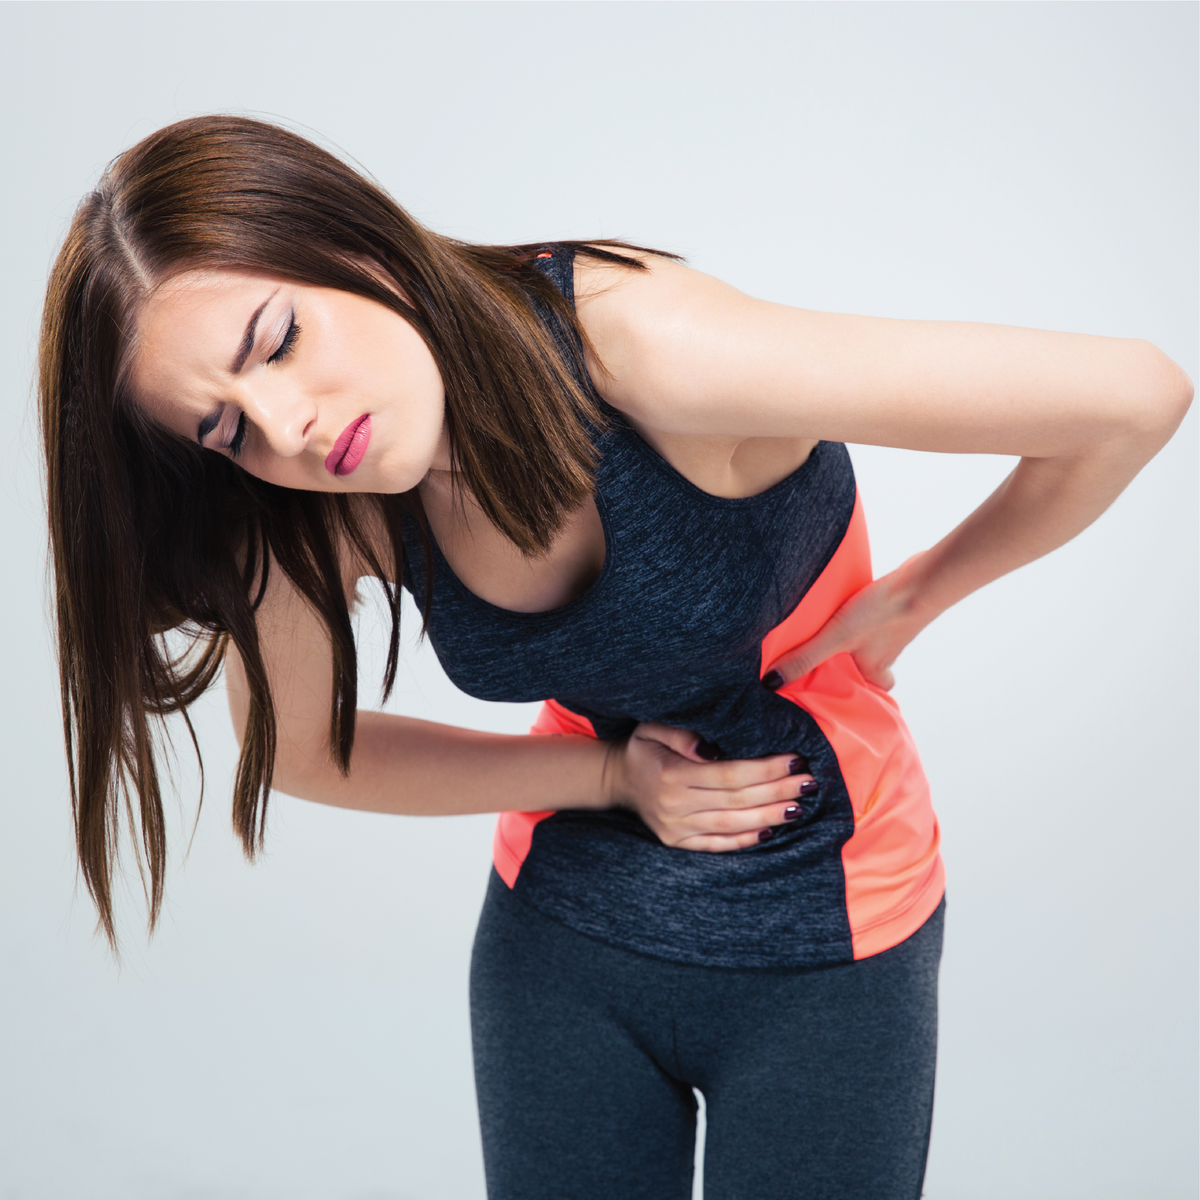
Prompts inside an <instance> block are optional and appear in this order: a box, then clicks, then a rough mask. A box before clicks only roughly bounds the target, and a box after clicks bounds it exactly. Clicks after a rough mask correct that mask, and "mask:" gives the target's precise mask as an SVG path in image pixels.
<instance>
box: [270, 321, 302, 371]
mask: <svg viewBox="0 0 1200 1200" xmlns="http://www.w3.org/2000/svg"><path fill="white" fill-rule="evenodd" d="M299 336H300V326H299V325H297V324H296V315H295V313H293V314H292V318H291V322H290V323H289V325H288V328H287V333H285V334H284V335H283V341H282V342H280V343H279V347H278V349H277V350H276V351H275V353H274V354H272V355H271V357H270V358H268V359H267V362H269V363H277V362H282V361H283V359H285V358H287V356H288V355H289V354H291V352H292V349H293V347H294V346H295V345H296V339H297V338H298V337H299Z"/></svg>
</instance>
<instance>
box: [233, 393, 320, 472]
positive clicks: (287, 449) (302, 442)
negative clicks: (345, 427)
mask: <svg viewBox="0 0 1200 1200" xmlns="http://www.w3.org/2000/svg"><path fill="white" fill-rule="evenodd" d="M241 404H242V407H243V408H244V409H245V412H246V417H247V419H248V420H249V421H250V423H251V424H252V425H253V426H254V427H255V429H257V430H258V432H259V433H260V434H261V435H262V436H263V438H265V439H266V442H267V445H268V446H269V447H270V449H271V451H272V452H273V453H275V454H278V455H279V456H280V457H281V458H295V456H296V455H297V454H300V453H302V452H303V451H304V449H305V447H306V446H307V445H308V439H309V436H310V435H311V433H312V431H313V430H314V429H315V428H316V425H317V406H316V404H315V403H314V402H313V400H312V399H311V398H310V397H307V396H303V395H300V394H298V393H297V392H296V391H294V390H292V389H286V388H280V389H279V390H278V391H276V390H275V389H270V390H266V389H254V390H253V392H250V391H249V389H248V390H247V394H246V395H245V397H244V398H243V399H242V400H241Z"/></svg>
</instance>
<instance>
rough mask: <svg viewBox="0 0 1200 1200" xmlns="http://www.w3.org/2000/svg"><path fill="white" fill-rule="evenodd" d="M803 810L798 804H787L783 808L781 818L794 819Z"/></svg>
mask: <svg viewBox="0 0 1200 1200" xmlns="http://www.w3.org/2000/svg"><path fill="white" fill-rule="evenodd" d="M803 811H804V810H803V809H802V808H801V807H800V805H798V804H789V805H788V806H787V808H785V809H784V810H783V819H784V820H785V821H795V820H797V819H798V818H799V817H800V815H801V813H802V812H803Z"/></svg>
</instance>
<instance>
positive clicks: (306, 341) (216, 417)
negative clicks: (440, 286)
mask: <svg viewBox="0 0 1200 1200" xmlns="http://www.w3.org/2000/svg"><path fill="white" fill-rule="evenodd" d="M132 380H133V391H134V395H135V396H136V397H137V400H138V403H140V404H142V405H143V406H144V407H145V409H146V411H147V412H148V413H149V414H150V415H151V417H153V418H154V419H155V420H156V421H158V422H159V423H160V424H162V425H165V426H166V427H167V428H168V429H171V430H173V431H174V432H176V433H178V434H180V435H181V436H183V437H186V438H191V439H193V440H194V441H197V442H199V444H200V445H201V446H204V447H205V448H207V449H210V450H214V451H216V452H217V453H219V454H224V455H226V456H227V457H229V458H233V459H235V460H236V462H237V463H238V465H239V466H242V467H244V468H245V469H246V470H247V471H249V472H250V473H251V474H252V475H257V476H258V477H259V478H260V479H265V480H267V481H268V482H269V483H276V484H279V485H281V486H282V487H290V488H302V489H305V490H307V491H318V492H402V491H407V490H408V489H409V488H411V487H414V486H416V484H417V483H419V482H420V480H421V479H422V478H423V477H424V476H425V474H426V473H427V472H428V471H429V470H430V469H431V468H433V467H438V468H441V469H448V468H449V466H450V461H449V444H448V442H447V440H446V435H445V409H444V391H443V388H442V379H441V375H440V374H439V372H438V369H437V365H436V364H435V362H434V360H433V356H432V354H430V352H429V348H428V347H427V346H426V345H425V342H424V341H423V340H422V338H421V336H420V335H419V334H418V333H417V331H416V330H415V329H414V328H413V327H412V326H411V325H410V324H409V323H408V322H407V321H405V320H404V319H403V318H402V317H400V316H398V315H397V314H396V313H394V312H393V311H392V310H391V309H389V308H386V307H384V306H383V305H382V304H378V303H376V302H375V301H374V300H367V299H365V298H363V297H362V296H355V295H352V294H351V293H349V292H340V291H335V290H333V289H330V288H320V287H309V286H306V285H304V284H298V283H291V282H288V281H287V280H283V279H277V278H273V277H271V276H264V275H253V274H248V273H243V272H239V271H224V270H219V271H187V272H184V273H182V274H180V275H176V276H174V277H173V278H171V279H169V280H168V281H167V282H166V283H164V284H163V285H162V286H161V287H159V288H157V289H156V290H155V292H154V293H153V294H152V296H151V298H150V299H149V300H148V301H147V302H146V304H145V306H144V308H143V309H142V311H141V314H140V317H139V320H138V325H137V343H136V346H135V351H134V358H133V363H132Z"/></svg>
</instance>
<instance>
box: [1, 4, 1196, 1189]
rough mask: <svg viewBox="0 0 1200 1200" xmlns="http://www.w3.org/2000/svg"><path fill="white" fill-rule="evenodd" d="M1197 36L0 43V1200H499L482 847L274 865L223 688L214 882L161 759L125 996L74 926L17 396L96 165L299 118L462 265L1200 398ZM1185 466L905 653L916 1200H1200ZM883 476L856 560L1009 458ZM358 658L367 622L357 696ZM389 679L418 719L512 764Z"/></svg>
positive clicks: (36, 512)
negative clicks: (639, 258)
mask: <svg viewBox="0 0 1200 1200" xmlns="http://www.w3.org/2000/svg"><path fill="white" fill-rule="evenodd" d="M1196 34H1197V9H1196V6H1195V5H1193V4H1166V5H1160V4H1135V5H1124V4H1103V5H1090V4H1068V5H1062V6H1060V5H1056V4H1035V5H1011V6H1009V5H1005V6H993V5H989V4H979V5H957V4H946V5H933V6H925V5H919V4H918V5H906V4H894V5H892V4H889V5H884V6H875V5H870V4H862V5H858V4H853V5H852V4H847V5H837V4H834V5H823V4H811V5H791V4H772V5H764V6H759V5H756V4H737V5H723V4H713V5H693V4H686V3H683V4H664V5H654V4H652V5H642V4H600V5H594V4H560V5H552V4H547V5H537V4H531V5H526V4H495V5H490V4H489V5H475V4H435V5H425V4H411V5H410V4H403V5H391V4H372V5H363V6H359V5H355V4H343V5H332V6H329V5H324V4H312V5H292V4H266V5H245V4H220V5H188V4H178V5H176V4H171V5H168V4H161V5H132V6H125V5H108V4H87V5H82V6H77V5H74V4H53V5H50V4H48V5H31V6H26V5H21V4H6V5H4V6H3V7H0V112H2V113H3V117H2V121H3V133H2V136H3V148H2V161H3V164H4V167H3V171H4V187H3V188H2V189H0V230H3V235H2V237H3V256H4V257H3V272H4V274H3V278H4V286H3V289H2V290H0V371H2V372H3V389H2V391H0V403H2V404H3V406H4V408H3V411H4V423H3V427H2V428H3V430H4V431H5V432H4V436H3V441H2V445H3V449H4V453H5V457H4V461H5V463H6V464H7V466H6V467H5V469H4V470H3V471H2V472H0V511H2V512H3V518H4V519H3V522H2V523H0V536H2V537H3V562H4V563H5V571H4V588H3V592H2V594H0V613H2V614H3V620H4V629H5V636H4V637H3V639H0V672H2V678H3V682H4V686H3V688H0V705H2V706H3V720H2V721H0V736H2V737H3V739H4V740H3V747H2V752H3V762H4V783H3V796H2V804H3V812H2V821H0V831H2V832H0V1197H2V1198H3V1200H17V1198H18V1197H20V1198H22V1200H59V1198H70V1200H176V1198H178V1200H184V1198H186V1200H209V1198H211V1200H234V1198H245V1200H267V1198H279V1200H282V1198H284V1197H286V1198H287V1200H318V1198H319V1200H400V1198H401V1197H404V1198H410V1200H412V1198H417V1197H421V1198H429V1200H435V1198H437V1200H459V1198H462V1200H467V1198H479V1197H481V1196H482V1194H483V1190H482V1175H481V1167H480V1158H479V1151H478V1146H477V1135H476V1132H475V1127H474V1103H473V1098H472V1093H471V1081H470V1060H469V1045H468V1029H467V1015H466V999H465V990H466V971H467V959H468V952H469V946H470V940H471V933H472V926H473V921H474V917H475V914H476V911H477V908H478V904H479V901H480V897H481V894H482V889H483V886H484V883H485V879H486V875H487V871H488V859H489V843H490V835H491V825H492V819H491V818H490V817H478V818H470V819H461V818H460V819H451V820H442V821H438V820H404V819H397V818H388V817H380V816H369V815H363V814H353V813H345V812H338V811H334V810H327V809H322V808H320V807H317V806H314V805H308V804H305V803H303V802H300V801H296V800H292V799H288V798H284V797H279V798H277V799H276V801H275V802H274V806H273V812H272V819H271V830H270V852H269V855H268V857H267V859H266V861H265V862H264V863H262V864H261V865H260V866H257V867H254V868H251V867H248V866H247V865H245V864H244V863H243V861H242V860H241V859H240V857H239V853H238V851H237V849H236V848H235V845H234V842H233V839H232V837H231V835H230V833H229V831H228V788H229V776H230V771H231V768H232V764H233V749H234V743H233V738H232V735H231V732H230V729H229V724H228V719H227V717H226V715H225V711H224V698H223V695H222V694H221V693H220V692H219V691H218V692H217V693H215V694H213V695H212V696H211V697H210V698H209V699H208V700H207V701H206V702H205V703H203V704H202V705H201V707H200V710H199V712H198V718H197V719H198V726H199V730H200V735H201V738H202V741H203V746H204V751H205V758H206V764H207V766H208V772H209V774H208V778H209V790H208V795H207V800H206V802H205V806H204V808H203V810H202V812H201V815H200V818H199V823H198V827H197V830H196V834H195V839H194V841H193V843H192V845H191V851H190V854H189V855H188V856H187V857H186V858H185V857H184V855H183V849H184V846H185V843H186V838H187V835H188V832H189V830H190V828H191V821H192V818H193V814H194V812H195V801H196V782H195V776H196V772H195V766H194V761H193V759H192V758H191V756H190V755H189V754H188V753H186V752H185V751H184V748H183V746H182V745H181V747H180V753H179V757H178V762H177V770H176V774H177V778H178V780H179V790H180V797H181V798H180V802H179V805H178V807H177V808H176V809H174V810H173V814H174V815H173V818H172V819H173V821H174V830H175V839H174V846H175V854H174V856H173V859H172V867H171V871H170V876H169V881H168V900H167V906H166V910H165V913H164V919H163V923H162V928H161V930H160V932H159V934H158V935H157V937H156V938H155V939H154V940H153V942H152V943H150V944H149V945H147V944H146V942H145V938H144V936H143V935H142V933H141V930H140V927H139V924H138V921H139V916H138V902H139V895H138V888H137V885H136V884H135V883H131V884H130V885H129V888H128V895H127V897H126V899H125V901H124V902H123V903H122V925H123V932H124V937H125V956H124V961H123V964H122V965H121V966H120V968H118V967H117V966H116V965H114V963H113V961H112V960H111V959H110V958H109V957H108V956H107V954H106V952H105V951H104V949H103V947H102V946H101V944H100V943H99V942H98V941H97V939H96V938H95V937H94V936H93V929H92V915H91V912H90V911H89V907H88V904H87V902H86V898H85V897H84V896H83V895H82V893H81V892H80V890H79V889H78V888H77V887H76V883H75V878H74V873H73V872H74V869H73V863H72V849H71V836H70V826H69V820H68V813H67V806H66V798H65V787H64V770H63V764H62V753H61V749H60V739H59V725H58V722H59V718H58V713H57V699H56V683H55V672H54V667H53V658H52V649H51V640H50V634H49V632H48V626H47V621H46V616H45V614H46V611H47V603H46V594H47V593H46V583H45V558H44V552H43V539H44V520H43V508H42V502H41V499H40V495H39V467H38V450H37V444H36V422H35V420H34V418H33V416H32V405H31V377H32V363H33V345H34V336H35V330H36V319H37V311H38V308H39V304H40V293H41V289H42V287H43V284H44V279H45V273H46V269H47V266H48V263H49V261H50V258H51V256H52V254H53V251H54V249H55V247H56V245H57V243H58V240H59V239H60V238H61V236H62V233H63V231H64V228H65V224H66V222H67V220H68V218H69V216H70V213H71V211H72V208H73V206H74V204H75V202H76V201H77V200H78V198H79V197H80V195H81V194H82V193H83V191H84V190H85V189H86V188H87V187H88V186H89V184H90V183H91V182H92V181H93V180H94V179H95V177H96V176H97V174H98V172H99V171H100V169H101V168H102V166H103V164H104V163H105V161H106V160H107V159H108V158H109V157H111V156H112V155H113V154H115V153H116V152H117V151H118V150H120V149H122V148H123V147H125V146H127V145H129V144H130V143H132V142H133V141H135V140H136V139H137V138H139V137H141V136H143V135H144V134H146V133H149V132H150V131H151V130H153V129H155V128H156V127H158V126H159V125H161V124H164V123H166V122H168V121H171V120H173V119H175V118H177V117H180V116H185V115H190V114H194V113H200V112H207V111H212V110H217V109H220V110H226V111H234V112H252V113H258V114H265V115H271V116H279V117H282V118H285V119H287V120H288V121H290V122H292V123H294V124H295V125H296V126H297V127H298V128H300V129H301V130H302V131H304V132H315V133H316V134H317V135H319V136H320V137H322V138H324V139H327V140H328V143H329V144H331V145H332V146H334V147H335V148H340V149H341V150H342V151H343V152H344V153H346V154H348V155H352V156H353V157H354V158H355V159H356V160H357V161H358V162H360V163H361V164H364V165H365V166H366V167H367V168H368V169H369V170H370V171H372V172H373V173H374V174H375V175H376V177H377V178H378V179H380V180H381V181H382V182H383V184H384V185H385V186H386V187H388V188H389V189H390V190H391V191H392V193H393V194H394V195H395V196H396V197H397V198H398V199H399V200H400V201H401V203H403V204H405V205H407V206H408V207H409V208H410V209H411V210H412V211H413V212H414V213H415V214H416V215H417V216H418V217H420V218H421V219H423V220H425V221H427V222H428V223H430V224H431V225H432V226H433V227H435V228H437V229H439V230H442V231H443V232H446V233H450V234H454V235H457V236H460V237H465V238H475V239H482V240H495V241H520V240H534V239H549V238H554V237H557V236H571V237H578V236H583V237H586V236H593V237H595V236H623V237H626V238H631V239H635V240H638V241H641V242H643V243H646V244H649V245H653V246H662V247H665V248H668V249H674V250H677V251H680V252H682V253H685V254H687V255H689V256H690V258H691V260H692V262H693V263H694V264H695V265H696V266H698V267H700V268H702V269H704V270H707V271H709V272H712V273H713V274H716V275H718V276H721V277H723V278H725V279H727V280H729V281H731V282H732V283H734V284H736V285H737V286H739V287H741V288H743V289H744V290H746V291H749V292H752V293H754V294H756V295H760V296H764V297H768V298H770V299H773V300H778V301H783V302H787V303H794V304H798V305H802V306H807V307H813V308H819V309H833V310H847V311H854V312H866V313H877V314H883V315H891V316H921V317H934V318H951V319H972V320H984V321H1000V322H1008V323H1013V324H1022V325H1034V326H1048V327H1053V328H1059V329H1072V330H1085V331H1091V332H1097V333H1107V334H1120V335H1130V336H1138V337H1146V338H1149V339H1151V340H1152V341H1154V342H1156V343H1157V344H1158V345H1160V346H1162V347H1163V348H1164V349H1165V350H1166V351H1167V353H1169V354H1170V355H1172V356H1173V357H1174V358H1176V359H1177V360H1178V361H1180V362H1181V363H1182V364H1183V366H1184V367H1185V368H1186V369H1187V370H1188V372H1189V373H1190V374H1191V375H1192V376H1193V377H1195V376H1196V374H1197V366H1198V363H1197V344H1196V328H1197V311H1196V282H1197V281H1196V258H1197V255H1196V250H1197V247H1196V211H1197V187H1196V184H1197V149H1196V147H1197V129H1196V103H1195V97H1196V83H1197V78H1196V74H1197V73H1196V53H1195V49H1196ZM1195 446H1196V419H1195V414H1194V413H1193V414H1192V415H1191V416H1190V417H1189V418H1188V420H1187V422H1186V423H1185V426H1184V428H1183V430H1182V431H1181V432H1180V434H1179V435H1178V436H1177V437H1176V439H1175V440H1174V442H1173V443H1172V444H1171V445H1170V446H1168V447H1167V449H1166V450H1165V451H1164V452H1163V453H1162V454H1161V455H1160V456H1159V457H1158V458H1157V459H1156V460H1155V461H1154V462H1153V463H1152V464H1151V465H1150V466H1149V467H1148V468H1147V469H1146V470H1145V472H1144V473H1143V474H1142V475H1141V476H1140V477H1139V478H1138V480H1137V481H1136V482H1135V483H1134V484H1133V486H1132V487H1131V488H1130V489H1129V491H1128V492H1127V494H1126V495H1125V496H1124V497H1123V498H1122V499H1121V500H1120V501H1119V502H1118V503H1117V505H1116V506H1115V507H1114V508H1113V510H1112V511H1111V512H1110V513H1109V514H1108V515H1107V516H1105V517H1104V518H1103V519H1102V520H1101V522H1100V523H1099V524H1098V525H1097V526H1096V527H1094V528H1093V529H1091V530H1089V531H1088V532H1087V533H1085V534H1084V535H1083V536H1081V537H1080V538H1079V539H1078V540H1077V541H1076V542H1074V543H1073V544H1071V545H1070V546H1068V547H1067V548H1066V549H1064V550H1062V551H1060V552H1059V553H1057V554H1055V555H1054V556H1052V557H1051V558H1050V559H1048V560H1045V561H1042V562H1040V563H1038V564H1036V565H1034V566H1032V567H1029V568H1026V569H1025V570H1023V571H1021V572H1019V573H1018V574H1017V575H1015V576H1011V577H1009V578H1007V579H1005V580H1003V581H1001V582H1000V583H998V584H995V585H993V586H992V587H991V588H989V589H987V590H986V591H985V592H984V593H982V594H979V595H976V596H974V597H972V598H971V599H969V600H968V601H966V602H965V603H963V604H962V605H960V606H959V607H958V608H957V609H955V610H953V611H951V612H950V613H948V614H947V615H946V616H945V617H943V618H942V620H941V621H940V622H939V623H938V624H937V625H936V626H935V627H933V628H931V629H930V630H928V631H927V632H926V633H924V634H923V635H922V636H921V638H920V640H919V641H918V642H917V644H915V645H914V646H913V647H912V648H911V649H910V650H909V651H907V652H906V653H905V655H904V658H903V659H902V660H901V663H900V667H899V670H898V676H899V684H898V687H897V694H898V695H899V697H900V699H901V701H902V703H903V705H904V706H905V709H906V711H907V713H908V716H909V718H910V722H911V724H912V726H913V727H914V730H915V733H916V735H917V739H918V743H919V745H920V746H921V747H922V751H923V755H924V758H925V762H926V764H927V767H928V771H929V774H930V776H931V778H932V780H933V785H934V793H935V799H936V802H937V806H938V811H939V813H940V816H941V819H942V823H943V828H944V832H945V852H946V857H947V861H948V869H949V905H950V907H949V914H948V924H947V941H946V955H945V962H944V972H943V977H942V978H943V982H942V1000H943V1038H942V1050H941V1059H940V1078H939V1083H938V1097H937V1112H936V1119H935V1125H934V1135H933V1148H932V1155H931V1160H930V1168H929V1178H928V1187H927V1195H928V1196H929V1197H932V1198H933V1200H985V1198H987V1200H992V1198H995V1200H1000V1198H1003V1200H1051V1198H1055V1200H1068V1198H1069V1200H1075V1198H1079V1200H1083V1198H1085V1197H1086V1198H1087V1200H1110V1198H1111V1200H1129V1198H1135V1197H1136V1198H1153V1200H1158V1198H1161V1200H1176V1198H1182V1197H1193V1196H1195V1195H1196V1194H1197V1190H1196V1133H1195V1131H1196V1118H1197V1113H1196V1088H1195V1058H1196V1056H1195V1050H1196V1047H1195V1030H1196V1020H1195V1018H1196V1006H1195V992H1196V986H1195V985H1196V973H1197V957H1196V941H1197V939H1196V933H1197V931H1196V917H1195V884H1196V854H1195V846H1196V833H1197V829H1196V803H1195V800H1196V779H1195V737H1194V730H1195V727H1196V725H1195V718H1196V704H1195V690H1194V685H1193V664H1194V661H1195V629H1194V621H1193V613H1194V606H1195V599H1196V565H1197V563H1196V517H1195V509H1196V506H1195V493H1196V456H1195ZM854 459H855V463H856V465H857V467H858V469H859V472H860V478H861V486H862V490H863V493H864V497H865V500H866V503H867V511H868V515H869V518H870V520H871V522H872V534H873V544H874V549H875V558H876V565H877V569H888V568H890V567H892V566H894V565H896V564H897V563H898V562H900V561H901V560H902V559H903V558H905V557H907V556H908V555H909V554H911V553H913V552H915V551H916V550H918V549H920V548H922V547H924V546H926V545H928V544H930V543H931V542H932V541H933V540H934V539H936V538H937V537H939V536H941V534H942V533H944V532H945V531H946V530H947V529H949V528H950V527H951V526H952V525H953V524H954V523H955V522H957V520H959V519H960V517H961V516H962V515H964V514H965V513H966V512H967V511H968V510H969V509H970V507H971V506H972V505H973V504H975V503H976V502H977V501H978V500H979V499H981V498H982V497H983V496H984V495H985V493H986V492H987V491H988V490H989V489H990V488H991V487H992V486H994V484H995V483H996V482H997V481H998V480H999V479H1000V478H1001V476H1002V475H1003V474H1004V473H1005V471H1006V470H1007V469H1008V466H1009V464H1008V463H1006V462H1004V461H1002V460H998V459H989V458H980V457H974V458H956V459H951V458H945V459H943V458H939V457H937V456H933V455H917V454H912V453H903V452H898V451H890V450H881V449H872V448H856V449H855V450H854ZM409 627H410V629H411V628H412V622H411V621H410V625H409ZM378 630H379V622H378V612H377V610H376V609H374V608H372V607H371V606H368V608H367V611H366V613H365V615H364V617H363V620H362V635H363V639H364V642H365V643H366V645H367V652H366V656H367V658H368V660H369V662H370V664H371V669H372V671H373V672H374V673H375V676H376V677H377V674H378V666H379V657H380V656H379V652H378V642H379V637H378ZM405 662H406V669H405V673H404V675H403V677H402V679H401V683H400V686H399V688H398V689H397V696H396V699H395V701H394V707H395V708H396V710H398V711H404V712H410V713H415V714H425V715H429V716H432V717H434V718H436V719H440V720H446V721H452V722H458V723H461V724H466V725H473V726H476V727H481V728H492V729H499V730H511V731H519V730H522V729H523V728H525V727H526V726H527V724H528V722H529V719H530V710H529V709H528V708H526V707H521V706H513V707H504V706H486V705H482V704H479V703H476V702H474V701H472V700H469V699H467V698H465V697H463V696H461V695H459V694H457V693H456V692H455V691H454V690H453V688H452V687H451V686H450V685H449V684H448V683H447V682H446V681H445V679H444V677H443V676H442V675H441V674H440V672H439V670H438V667H437V665H436V663H435V662H434V661H433V660H432V658H431V656H430V654H429V653H428V651H427V650H425V649H418V648H410V650H409V651H408V653H407V654H406V657H405ZM763 1036H764V1037H802V1036H804V1033H803V1030H797V1029H795V1028H794V1027H793V1026H792V1025H791V1024H790V1023H789V1021H788V1017H787V1014H786V1013H780V1014H779V1026H778V1028H777V1029H767V1030H764V1031H763ZM791 1119H792V1118H791V1115H790V1114H788V1113H781V1112H773V1111H768V1110H766V1109H764V1112H763V1122H764V1125H765V1127H766V1128H767V1129H768V1130H769V1131H770V1132H771V1133H772V1135H773V1136H778V1137H781V1138H786V1137H787V1136H788V1128H789V1124H790V1121H791ZM764 1200H767V1198H764Z"/></svg>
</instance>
